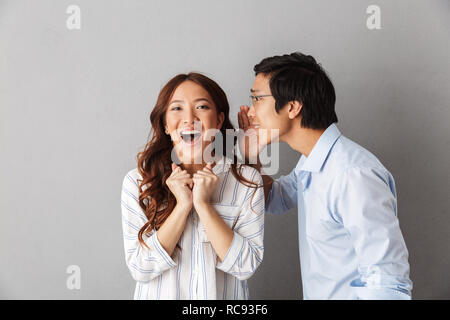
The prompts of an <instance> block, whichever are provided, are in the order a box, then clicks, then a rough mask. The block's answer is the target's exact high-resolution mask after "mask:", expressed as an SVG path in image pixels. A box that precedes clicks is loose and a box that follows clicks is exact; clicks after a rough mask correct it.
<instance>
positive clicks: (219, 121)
mask: <svg viewBox="0 0 450 320" xmlns="http://www.w3.org/2000/svg"><path fill="white" fill-rule="evenodd" d="M224 120H225V114H224V113H223V112H221V113H220V114H219V116H218V117H217V129H219V130H220V129H222V125H223V121H224Z"/></svg>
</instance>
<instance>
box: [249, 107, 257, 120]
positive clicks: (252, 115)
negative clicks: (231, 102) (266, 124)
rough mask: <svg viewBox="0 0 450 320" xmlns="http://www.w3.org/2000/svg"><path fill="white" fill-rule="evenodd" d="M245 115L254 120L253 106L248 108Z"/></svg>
mask: <svg viewBox="0 0 450 320" xmlns="http://www.w3.org/2000/svg"><path fill="white" fill-rule="evenodd" d="M247 115H248V116H249V117H251V118H254V117H255V116H256V113H255V107H254V106H253V105H251V106H250V109H249V110H248V113H247Z"/></svg>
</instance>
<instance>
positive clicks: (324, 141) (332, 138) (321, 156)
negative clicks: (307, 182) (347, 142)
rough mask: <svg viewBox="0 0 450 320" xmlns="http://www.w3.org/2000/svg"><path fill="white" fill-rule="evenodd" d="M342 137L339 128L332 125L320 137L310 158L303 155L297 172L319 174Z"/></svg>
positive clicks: (296, 168)
mask: <svg viewBox="0 0 450 320" xmlns="http://www.w3.org/2000/svg"><path fill="white" fill-rule="evenodd" d="M340 136H341V132H340V131H339V129H338V127H337V126H336V125H335V124H334V123H333V124H331V125H330V126H329V127H328V128H327V129H326V130H325V131H324V132H323V133H322V135H321V136H320V138H319V140H317V142H316V144H315V145H314V147H313V149H312V151H311V153H310V154H309V156H308V157H305V156H304V155H302V157H301V158H300V161H299V162H298V163H297V166H296V167H295V171H296V172H299V171H309V172H319V171H320V170H321V169H322V167H323V164H324V163H325V160H326V159H327V157H328V154H329V153H330V150H331V148H332V147H333V145H334V143H335V142H336V140H337V139H338V138H339V137H340Z"/></svg>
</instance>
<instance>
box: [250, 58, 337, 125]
mask: <svg viewBox="0 0 450 320" xmlns="http://www.w3.org/2000/svg"><path fill="white" fill-rule="evenodd" d="M253 70H254V71H255V76H256V75H258V74H259V73H262V74H264V75H267V76H270V90H271V92H272V95H273V97H274V98H275V110H276V112H277V113H278V112H279V110H280V109H282V108H283V107H284V106H285V105H286V104H287V103H288V102H289V101H299V102H300V103H301V104H302V109H301V111H300V115H301V116H302V120H301V126H302V127H304V128H311V129H326V128H328V126H329V125H331V124H332V123H335V122H337V121H338V119H337V115H336V112H335V110H334V104H335V102H336V94H335V92H334V87H333V84H332V83H331V80H330V79H329V78H328V76H327V74H326V72H325V70H323V69H322V67H321V66H320V65H319V64H318V63H317V62H316V60H315V59H314V58H313V57H312V56H309V55H304V54H303V53H300V52H294V53H291V54H285V55H282V56H273V57H269V58H265V59H263V60H262V61H261V62H260V63H258V64H257V65H255V67H254V68H253Z"/></svg>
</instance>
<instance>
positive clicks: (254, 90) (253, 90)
mask: <svg viewBox="0 0 450 320" xmlns="http://www.w3.org/2000/svg"><path fill="white" fill-rule="evenodd" d="M258 91H261V90H259V89H250V92H252V93H253V92H258Z"/></svg>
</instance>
